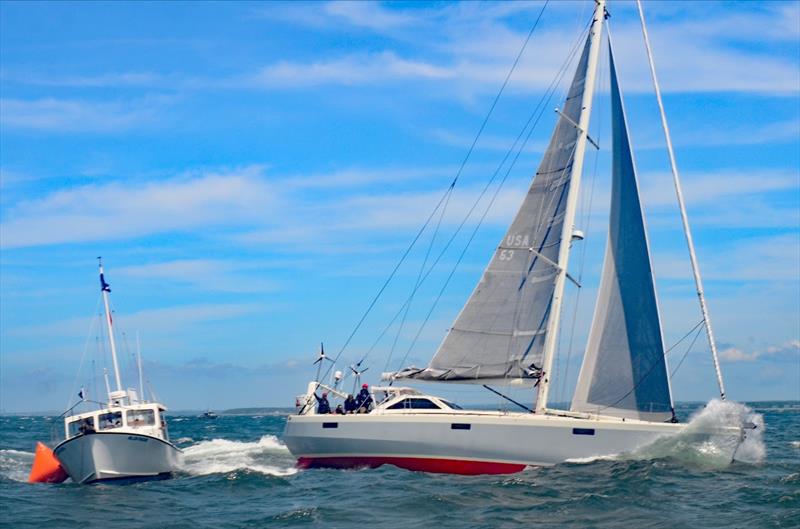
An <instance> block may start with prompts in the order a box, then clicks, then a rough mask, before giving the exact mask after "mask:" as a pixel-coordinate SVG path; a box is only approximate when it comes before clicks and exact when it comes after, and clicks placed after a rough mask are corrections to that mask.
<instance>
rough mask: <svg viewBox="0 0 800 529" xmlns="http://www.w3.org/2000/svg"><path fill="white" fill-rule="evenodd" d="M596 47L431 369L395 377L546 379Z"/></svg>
mask: <svg viewBox="0 0 800 529" xmlns="http://www.w3.org/2000/svg"><path fill="white" fill-rule="evenodd" d="M590 42H591V36H590V37H587V40H586V45H585V46H584V48H583V52H582V54H581V58H580V61H579V63H578V67H577V71H576V72H575V77H574V79H573V81H572V84H571V86H570V89H569V92H568V94H567V99H566V102H565V103H564V107H563V109H562V111H561V117H560V118H559V120H558V123H557V124H556V128H555V130H554V132H553V136H552V138H551V139H550V144H549V146H548V148H547V151H545V154H544V156H543V158H542V162H541V164H540V166H539V170H538V171H537V172H536V176H535V177H534V179H533V182H532V183H531V186H530V188H529V190H528V194H527V196H526V197H525V199H524V201H523V202H522V205H521V206H520V209H519V211H518V212H517V215H516V217H515V218H514V221H513V222H512V224H511V227H510V228H509V230H508V231H507V232H506V234H505V236H504V237H503V239H502V240H501V241H500V245H499V246H498V247H497V249H496V251H495V253H494V256H493V257H492V259H491V261H490V262H489V265H488V266H487V267H486V270H485V271H484V272H483V276H482V277H481V280H480V282H479V283H478V285H477V286H476V288H475V290H474V291H473V292H472V295H471V296H470V298H469V300H468V301H467V303H466V305H465V306H464V308H463V309H462V311H461V313H460V314H459V315H458V317H457V319H456V321H455V323H454V324H453V327H452V328H451V329H450V331H449V332H448V334H447V336H446V337H445V339H444V341H443V342H442V344H441V345H440V346H439V350H438V351H437V352H436V355H435V356H434V357H433V359H432V360H431V363H430V365H429V366H428V367H427V368H425V369H414V368H409V369H406V370H404V371H401V372H399V373H396V374H395V375H394V376H395V377H397V378H413V379H421V380H435V381H452V382H472V381H475V382H478V381H487V380H489V379H491V380H493V381H495V382H497V381H505V382H506V383H520V382H524V381H525V380H526V379H527V380H528V381H531V382H532V381H533V380H534V379H536V378H538V377H539V376H540V374H541V365H542V348H543V345H544V342H545V334H546V331H547V327H548V319H549V318H550V305H551V301H552V298H553V290H554V287H555V279H556V275H557V272H558V270H559V268H558V265H557V263H558V258H559V249H560V246H561V244H562V243H563V241H562V240H561V236H562V231H563V230H562V227H563V226H562V225H563V221H564V212H565V208H566V205H567V198H568V197H567V195H568V193H569V188H570V176H571V172H572V171H571V170H572V165H573V163H574V158H575V157H574V154H575V147H576V145H577V141H578V137H579V130H578V128H577V126H576V123H578V122H579V120H580V115H581V102H582V99H583V92H584V81H585V79H586V73H587V67H588V62H589V60H588V59H589V49H590ZM566 243H567V244H569V241H566ZM498 379H501V380H498Z"/></svg>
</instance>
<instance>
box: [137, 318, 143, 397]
mask: <svg viewBox="0 0 800 529" xmlns="http://www.w3.org/2000/svg"><path fill="white" fill-rule="evenodd" d="M136 364H137V367H138V368H139V399H141V400H142V401H144V400H145V398H144V377H143V376H142V347H141V345H140V343H139V331H136Z"/></svg>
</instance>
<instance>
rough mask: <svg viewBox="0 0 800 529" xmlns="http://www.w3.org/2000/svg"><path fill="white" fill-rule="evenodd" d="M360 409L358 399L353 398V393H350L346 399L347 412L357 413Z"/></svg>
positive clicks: (345, 408)
mask: <svg viewBox="0 0 800 529" xmlns="http://www.w3.org/2000/svg"><path fill="white" fill-rule="evenodd" d="M357 409H358V404H357V403H356V399H354V398H353V395H348V396H347V398H346V399H344V412H345V413H347V414H351V413H355V412H356V410H357Z"/></svg>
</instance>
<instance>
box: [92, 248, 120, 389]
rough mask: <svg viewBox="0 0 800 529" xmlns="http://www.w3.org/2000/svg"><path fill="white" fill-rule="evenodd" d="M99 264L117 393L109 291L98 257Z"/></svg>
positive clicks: (116, 365) (117, 365) (115, 345)
mask: <svg viewBox="0 0 800 529" xmlns="http://www.w3.org/2000/svg"><path fill="white" fill-rule="evenodd" d="M97 261H98V262H99V263H100V264H99V266H100V288H101V291H102V294H103V305H104V306H105V309H106V325H107V326H108V340H109V342H110V343H111V361H112V363H113V364H114V380H115V382H116V383H117V391H122V380H121V379H120V376H119V363H118V362H117V344H116V342H115V341H114V329H113V328H112V326H111V307H110V306H109V303H108V293H109V292H110V291H111V288H109V286H108V283H106V280H105V278H104V277H103V261H102V260H101V259H100V258H99V257H98V258H97Z"/></svg>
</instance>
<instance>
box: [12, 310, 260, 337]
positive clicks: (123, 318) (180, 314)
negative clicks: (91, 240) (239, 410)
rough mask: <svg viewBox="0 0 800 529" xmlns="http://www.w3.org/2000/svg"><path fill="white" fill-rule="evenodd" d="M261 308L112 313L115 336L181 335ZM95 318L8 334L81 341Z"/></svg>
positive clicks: (18, 329)
mask: <svg viewBox="0 0 800 529" xmlns="http://www.w3.org/2000/svg"><path fill="white" fill-rule="evenodd" d="M260 309H261V307H260V306H259V305H255V304H248V303H228V304H213V303H206V304H197V305H181V306H173V307H161V308H156V309H146V310H141V311H138V312H133V313H117V312H114V314H117V316H115V318H114V323H115V325H114V326H115V335H116V334H118V333H121V332H123V331H124V330H129V331H130V330H135V329H147V332H148V333H153V334H164V333H166V334H168V335H174V334H181V333H182V332H187V330H186V329H187V328H189V327H192V326H196V325H200V324H205V323H208V322H215V321H222V320H230V319H235V318H237V317H240V316H243V315H246V314H251V313H253V312H256V311H258V310H260ZM94 318H96V316H92V318H70V319H65V320H60V321H55V322H52V323H43V324H35V325H26V326H17V327H14V328H13V329H9V331H8V333H9V335H12V336H16V337H35V338H38V337H41V336H58V337H74V338H82V337H85V336H86V332H87V328H88V327H89V326H90V325H93V324H94V323H93V319H94ZM95 323H96V322H95ZM120 336H121V335H120ZM118 338H119V337H118Z"/></svg>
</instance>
